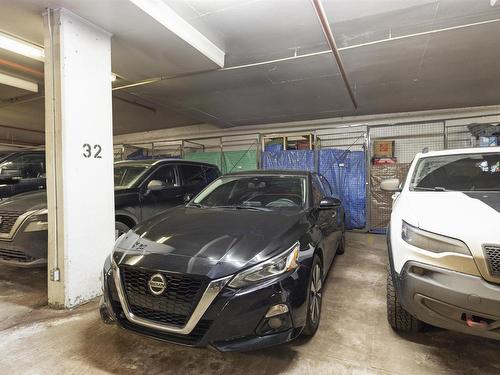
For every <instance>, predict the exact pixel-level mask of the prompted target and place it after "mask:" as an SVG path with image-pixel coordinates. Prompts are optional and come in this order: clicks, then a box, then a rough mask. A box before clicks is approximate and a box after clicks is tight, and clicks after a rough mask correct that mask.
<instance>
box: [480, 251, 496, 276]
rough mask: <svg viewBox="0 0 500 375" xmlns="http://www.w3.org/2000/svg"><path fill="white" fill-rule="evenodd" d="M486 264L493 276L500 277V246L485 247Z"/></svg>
mask: <svg viewBox="0 0 500 375" xmlns="http://www.w3.org/2000/svg"><path fill="white" fill-rule="evenodd" d="M483 248H484V255H485V257H486V263H488V268H489V270H490V273H491V275H492V276H500V245H484V247H483Z"/></svg>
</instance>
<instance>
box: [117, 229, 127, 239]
mask: <svg viewBox="0 0 500 375" xmlns="http://www.w3.org/2000/svg"><path fill="white" fill-rule="evenodd" d="M123 233H125V232H124V231H122V230H120V229H115V240H117V239H118V237H120V236H121V235H122V234H123Z"/></svg>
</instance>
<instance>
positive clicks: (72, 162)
mask: <svg viewBox="0 0 500 375" xmlns="http://www.w3.org/2000/svg"><path fill="white" fill-rule="evenodd" d="M44 28H45V131H46V134H45V137H46V153H47V204H48V209H49V241H48V244H49V246H48V268H49V283H48V298H49V304H50V305H51V306H53V307H60V308H71V307H74V306H77V305H78V304H81V303H83V302H85V301H88V300H89V299H91V298H93V297H95V296H97V295H99V294H100V293H101V289H100V283H99V275H100V272H101V269H102V266H103V261H104V259H105V257H106V255H107V254H109V252H110V251H111V249H112V247H113V244H114V189H113V124H112V103H111V101H112V99H111V35H110V34H109V33H108V32H106V31H104V30H102V29H100V28H99V27H96V26H95V25H93V24H91V23H90V22H88V21H86V20H84V19H82V18H80V17H79V16H77V15H75V14H73V13H71V12H70V11H68V10H66V9H55V10H53V9H48V10H47V11H46V12H45V13H44Z"/></svg>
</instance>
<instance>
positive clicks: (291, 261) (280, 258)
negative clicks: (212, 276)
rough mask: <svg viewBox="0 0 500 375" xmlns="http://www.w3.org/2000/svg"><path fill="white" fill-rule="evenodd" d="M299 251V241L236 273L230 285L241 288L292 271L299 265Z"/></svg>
mask: <svg viewBox="0 0 500 375" xmlns="http://www.w3.org/2000/svg"><path fill="white" fill-rule="evenodd" d="M299 252H300V244H299V243H298V242H297V243H295V244H294V245H293V246H292V247H290V248H289V249H288V250H286V251H284V252H283V253H281V254H279V255H277V256H275V257H273V258H271V259H269V260H266V261H265V262H262V263H259V264H257V265H255V266H253V267H250V268H249V269H247V270H244V271H241V272H240V273H238V274H236V276H235V277H234V278H233V279H232V280H231V282H230V283H229V286H230V287H231V288H241V287H244V286H248V285H252V284H256V283H259V282H261V281H264V280H267V279H270V278H273V277H276V276H279V275H281V274H284V273H286V272H289V271H292V270H294V269H295V268H297V267H298V264H297V259H298V258H299Z"/></svg>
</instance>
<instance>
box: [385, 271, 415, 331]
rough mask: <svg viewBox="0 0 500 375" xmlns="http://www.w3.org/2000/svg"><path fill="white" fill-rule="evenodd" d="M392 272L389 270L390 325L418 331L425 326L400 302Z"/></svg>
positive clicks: (395, 327) (388, 315)
mask: <svg viewBox="0 0 500 375" xmlns="http://www.w3.org/2000/svg"><path fill="white" fill-rule="evenodd" d="M392 276H393V275H392V272H391V271H390V270H388V272H387V320H388V321H389V324H390V326H391V327H392V328H393V329H394V330H396V331H400V332H405V333H417V332H420V331H421V330H422V328H423V323H422V322H421V321H420V320H418V319H417V318H415V317H414V316H413V315H411V314H410V313H409V312H408V311H406V310H405V309H404V308H403V306H401V304H400V303H399V299H398V294H397V293H396V288H395V287H394V281H393V277H392Z"/></svg>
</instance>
